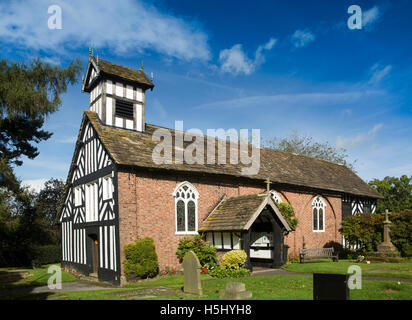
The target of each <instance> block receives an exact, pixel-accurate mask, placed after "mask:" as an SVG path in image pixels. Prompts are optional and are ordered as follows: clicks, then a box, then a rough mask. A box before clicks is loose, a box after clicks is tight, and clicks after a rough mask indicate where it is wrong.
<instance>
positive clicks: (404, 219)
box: [389, 210, 412, 257]
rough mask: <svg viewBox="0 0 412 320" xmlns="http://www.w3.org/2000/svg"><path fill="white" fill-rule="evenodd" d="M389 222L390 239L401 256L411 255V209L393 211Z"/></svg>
mask: <svg viewBox="0 0 412 320" xmlns="http://www.w3.org/2000/svg"><path fill="white" fill-rule="evenodd" d="M389 219H390V220H391V221H392V224H391V241H392V243H393V244H394V245H395V246H396V248H397V249H398V250H399V252H400V254H401V255H402V256H403V257H410V256H412V210H405V211H402V212H400V213H393V214H392V215H390V217H389Z"/></svg>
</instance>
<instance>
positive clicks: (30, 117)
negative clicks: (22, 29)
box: [0, 58, 81, 165]
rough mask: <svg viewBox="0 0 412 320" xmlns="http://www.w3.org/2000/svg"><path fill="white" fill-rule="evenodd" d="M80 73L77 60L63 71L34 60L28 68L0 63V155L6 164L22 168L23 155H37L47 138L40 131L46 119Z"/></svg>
mask: <svg viewBox="0 0 412 320" xmlns="http://www.w3.org/2000/svg"><path fill="white" fill-rule="evenodd" d="M80 71H81V64H80V61H79V60H76V61H72V62H71V63H70V65H69V66H68V67H67V68H66V69H60V68H59V67H58V66H54V67H53V66H51V65H50V64H48V63H45V62H43V61H42V60H41V59H39V58H37V59H34V60H32V61H31V62H30V63H29V64H25V63H9V62H7V61H6V60H1V61H0V131H1V132H2V134H1V135H0V155H1V159H6V161H7V163H8V164H15V165H21V164H22V161H21V160H19V158H20V157H21V156H22V155H24V156H27V157H28V158H29V159H33V158H35V157H36V156H37V155H38V151H37V148H36V147H35V146H33V145H32V144H31V143H32V142H35V143H38V142H40V141H42V140H47V139H48V138H50V136H51V133H49V132H47V131H43V130H41V128H42V126H43V123H44V119H45V117H46V116H48V115H50V114H51V113H53V112H55V111H57V109H58V107H59V105H60V103H61V99H60V95H61V93H63V92H65V91H66V90H67V84H74V83H76V81H77V77H78V75H79V74H80Z"/></svg>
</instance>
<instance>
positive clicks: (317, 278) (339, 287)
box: [313, 273, 349, 300]
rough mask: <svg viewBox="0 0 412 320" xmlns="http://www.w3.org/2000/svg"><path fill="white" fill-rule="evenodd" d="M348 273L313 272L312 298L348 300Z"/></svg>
mask: <svg viewBox="0 0 412 320" xmlns="http://www.w3.org/2000/svg"><path fill="white" fill-rule="evenodd" d="M348 277H349V275H348V274H332V273H314V274H313V300H349V287H348Z"/></svg>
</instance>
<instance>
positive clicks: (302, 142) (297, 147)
mask: <svg viewBox="0 0 412 320" xmlns="http://www.w3.org/2000/svg"><path fill="white" fill-rule="evenodd" d="M263 144H264V145H265V146H266V147H267V148H272V149H277V150H282V151H286V152H291V153H296V154H300V155H302V156H308V157H312V158H318V159H322V160H326V161H330V162H334V163H337V164H341V165H344V166H346V167H348V168H349V169H351V170H352V171H354V164H355V163H356V160H355V161H354V162H353V163H351V162H348V160H347V158H348V154H347V153H346V150H345V149H343V148H340V149H337V148H335V147H333V146H331V145H330V144H329V142H325V143H319V142H316V141H314V140H313V138H312V137H308V136H303V135H299V134H298V133H296V132H295V133H293V134H292V135H291V136H289V137H286V138H283V139H281V140H278V139H277V138H273V139H271V140H266V141H265V142H264V143H263Z"/></svg>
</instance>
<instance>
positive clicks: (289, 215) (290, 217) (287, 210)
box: [276, 202, 299, 229]
mask: <svg viewBox="0 0 412 320" xmlns="http://www.w3.org/2000/svg"><path fill="white" fill-rule="evenodd" d="M276 206H277V207H278V208H279V210H280V212H282V214H283V216H284V217H285V219H286V221H287V222H288V223H289V225H290V226H291V227H292V229H296V227H297V225H298V223H299V220H298V219H297V218H296V217H295V211H294V210H293V207H292V206H291V205H290V204H288V203H284V202H279V203H276Z"/></svg>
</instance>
